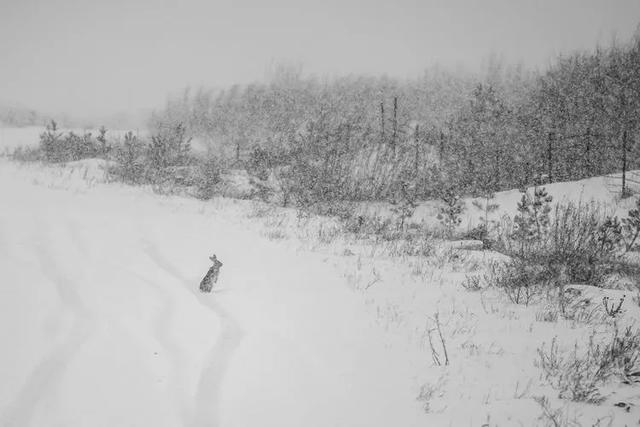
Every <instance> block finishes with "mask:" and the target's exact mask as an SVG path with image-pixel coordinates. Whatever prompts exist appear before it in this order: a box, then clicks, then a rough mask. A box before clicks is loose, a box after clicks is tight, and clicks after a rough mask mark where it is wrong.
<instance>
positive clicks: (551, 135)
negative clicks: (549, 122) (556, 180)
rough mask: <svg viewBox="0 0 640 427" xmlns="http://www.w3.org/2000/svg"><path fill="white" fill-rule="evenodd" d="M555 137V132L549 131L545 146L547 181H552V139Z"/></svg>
mask: <svg viewBox="0 0 640 427" xmlns="http://www.w3.org/2000/svg"><path fill="white" fill-rule="evenodd" d="M554 139H555V133H554V132H549V136H548V147H547V179H548V180H549V182H550V183H551V182H553V140H554Z"/></svg>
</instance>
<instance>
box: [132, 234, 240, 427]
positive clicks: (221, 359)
mask: <svg viewBox="0 0 640 427" xmlns="http://www.w3.org/2000/svg"><path fill="white" fill-rule="evenodd" d="M143 247H144V248H145V252H146V253H147V255H148V256H149V258H150V259H151V260H152V261H153V262H154V263H155V264H156V265H157V266H158V267H159V268H161V269H162V270H164V271H165V272H167V273H168V274H169V275H171V276H173V277H174V278H175V279H176V280H177V281H178V282H180V283H181V284H182V285H183V286H184V287H185V288H186V289H187V291H189V292H192V293H193V292H194V289H196V288H197V284H195V285H196V286H194V284H193V283H191V282H190V280H189V279H187V278H186V277H184V276H183V275H182V274H181V273H180V271H179V270H178V269H177V268H176V267H174V266H173V264H172V263H171V262H170V261H169V260H168V259H166V258H165V257H164V256H163V255H162V254H161V253H160V252H159V251H158V250H157V249H156V247H155V246H153V245H152V244H151V243H150V242H148V241H144V242H143ZM196 292H197V291H196ZM207 295H208V296H209V297H207ZM195 296H196V299H197V300H198V302H199V303H200V304H201V305H203V306H204V307H206V308H207V309H209V310H211V311H212V312H213V313H214V314H215V315H216V316H217V317H218V318H219V319H220V327H221V331H220V335H219V336H218V339H217V340H216V342H215V343H214V345H213V346H212V347H211V349H210V350H209V353H208V354H207V357H206V358H205V360H206V362H205V366H204V368H203V369H202V372H201V373H200V380H199V383H198V389H197V391H196V396H195V401H194V407H193V415H192V417H191V420H190V422H189V423H188V424H187V425H189V426H191V427H204V426H206V427H215V426H218V425H219V422H218V415H219V410H220V388H221V385H222V380H223V378H224V374H225V372H226V370H227V366H228V364H229V361H230V360H231V356H232V354H233V351H234V350H235V349H236V348H237V347H238V345H239V344H240V341H241V340H242V334H243V332H242V329H241V328H240V325H239V324H238V323H237V322H236V320H235V319H234V318H233V316H231V315H230V314H229V313H228V312H227V311H226V310H224V309H223V308H222V307H221V306H220V305H219V304H217V303H216V301H215V299H213V298H210V297H211V295H210V294H196V295H195Z"/></svg>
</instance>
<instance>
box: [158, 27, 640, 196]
mask: <svg viewBox="0 0 640 427" xmlns="http://www.w3.org/2000/svg"><path fill="white" fill-rule="evenodd" d="M638 102H640V38H639V37H635V38H633V40H631V41H630V42H628V43H625V44H614V45H612V46H610V47H607V48H597V49H595V50H594V51H591V52H580V53H574V54H571V55H566V56H561V57H559V58H557V59H556V60H555V61H554V62H553V63H552V65H551V66H550V67H549V69H548V70H546V71H545V72H544V73H533V72H529V71H526V70H524V69H522V68H521V67H507V66H504V65H502V64H501V63H500V62H499V61H495V60H493V61H490V62H489V64H488V66H487V67H486V70H485V72H483V73H482V74H468V73H463V72H449V71H445V70H441V69H434V70H429V71H428V72H425V74H424V75H423V76H422V77H421V78H418V79H413V80H405V81H399V80H395V79H390V78H374V77H358V76H351V77H343V78H336V79H327V80H320V79H316V78H304V77H302V76H301V73H300V71H299V70H298V69H295V68H291V67H289V68H287V67H282V68H280V69H278V70H276V72H274V73H273V76H272V77H271V79H269V81H267V82H265V83H256V84H252V85H248V86H243V87H240V86H236V87H233V88H231V89H228V90H225V91H219V92H213V91H205V90H200V91H197V92H195V93H191V92H190V91H185V92H184V93H183V95H182V96H180V97H176V98H173V99H172V100H170V101H169V102H168V104H167V107H166V108H165V110H164V111H161V112H157V113H155V114H154V115H153V117H152V121H151V122H152V123H151V125H152V128H153V129H162V128H166V127H172V126H175V125H176V124H178V123H184V124H186V126H187V130H188V133H189V134H190V135H193V136H194V137H196V138H199V139H201V140H203V141H204V142H205V143H206V145H207V147H208V148H209V150H210V151H211V152H212V153H214V154H215V155H217V156H219V157H221V158H223V159H225V161H226V162H227V163H228V164H235V165H237V166H238V167H243V168H246V169H248V170H249V171H250V172H251V173H253V174H254V175H256V176H259V177H262V178H267V177H270V178H273V179H274V180H275V181H276V182H277V183H278V185H279V187H280V188H279V189H280V190H281V191H282V194H283V196H284V200H283V201H284V202H285V203H288V202H289V201H291V202H294V203H297V204H309V203H315V202H322V201H329V200H345V199H348V200H373V199H377V200H381V199H386V200H390V199H391V200H394V199H397V198H398V197H401V198H409V199H416V198H428V197H433V196H437V195H439V193H440V192H441V191H443V189H445V187H446V188H447V189H448V190H450V189H451V188H454V189H455V191H456V192H460V193H472V194H486V193H490V192H494V191H497V190H501V189H507V188H514V187H522V186H524V185H530V184H534V183H536V182H540V181H545V182H550V181H558V180H569V179H579V178H584V177H588V176H593V175H599V174H603V173H609V172H617V171H624V170H628V169H630V168H635V167H637V166H638V156H637V154H636V151H637V144H636V139H637V134H638V117H640V115H639V114H638V112H639V110H638Z"/></svg>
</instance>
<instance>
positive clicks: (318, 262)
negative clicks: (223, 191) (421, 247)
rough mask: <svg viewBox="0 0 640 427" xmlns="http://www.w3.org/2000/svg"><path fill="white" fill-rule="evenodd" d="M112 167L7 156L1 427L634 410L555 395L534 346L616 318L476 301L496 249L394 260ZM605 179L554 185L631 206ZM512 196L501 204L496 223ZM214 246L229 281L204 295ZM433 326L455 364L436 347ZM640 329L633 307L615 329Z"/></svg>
mask: <svg viewBox="0 0 640 427" xmlns="http://www.w3.org/2000/svg"><path fill="white" fill-rule="evenodd" d="M101 166H102V164H101V163H100V162H99V161H95V160H85V161H81V162H74V163H72V164H69V165H66V166H42V165H38V164H28V165H19V164H16V163H11V162H9V161H8V160H7V159H0V201H1V205H0V343H1V344H0V345H1V347H0V350H1V351H0V426H115V425H117V426H150V425H153V426H194V427H195V426H254V425H259V426H414V425H415V426H418V425H419V426H483V425H486V426H512V425H514V426H520V425H523V426H534V425H536V426H537V425H540V426H545V425H550V424H549V422H550V419H549V417H544V416H542V414H543V412H544V411H543V408H542V407H541V405H540V404H539V403H538V402H537V400H539V398H541V397H546V398H547V399H548V402H549V404H548V405H549V406H548V410H550V411H552V412H553V411H556V410H558V411H561V418H565V419H566V421H567V422H566V423H565V424H560V425H572V424H570V423H571V422H575V423H576V424H575V425H598V426H606V425H612V426H618V425H620V426H623V425H636V423H637V422H638V419H640V411H639V410H638V409H637V405H640V395H639V394H638V390H637V387H636V386H631V385H623V384H620V383H619V382H616V383H611V384H607V385H606V387H604V388H603V390H602V393H603V394H604V395H605V397H606V398H607V399H606V400H605V401H604V402H603V403H602V404H600V405H588V404H578V403H571V402H568V401H566V400H562V399H559V398H558V391H557V390H554V389H553V388H551V387H550V386H549V384H548V383H547V381H545V379H544V378H543V377H542V372H541V370H540V368H538V367H537V366H536V365H535V360H536V358H537V349H538V348H539V347H540V346H542V345H543V343H546V345H547V347H548V345H549V343H550V342H551V340H552V339H553V338H554V337H557V340H558V343H559V347H560V348H561V349H563V350H571V349H573V348H574V346H575V345H576V344H577V345H579V346H582V345H584V344H586V343H587V342H588V339H589V336H590V335H591V334H593V333H594V331H596V332H597V333H603V334H605V333H606V332H605V331H606V330H607V329H608V327H609V326H610V325H609V324H608V323H607V319H606V318H603V319H602V321H600V322H592V323H581V322H576V321H569V320H562V319H560V320H558V321H557V322H547V321H543V320H541V316H540V315H541V313H543V312H544V310H545V307H544V305H542V304H532V305H531V306H529V307H525V306H522V305H515V304H512V303H511V302H509V301H508V299H507V298H506V297H505V296H504V295H503V294H501V293H500V292H498V291H496V290H494V289H486V290H483V291H480V292H468V291H467V290H465V289H464V288H463V287H462V286H461V283H462V282H463V281H464V280H465V278H466V277H467V276H469V275H476V274H480V273H481V272H482V271H483V269H484V268H486V264H487V262H488V261H489V260H491V259H492V257H495V256H497V255H496V254H491V253H489V252H480V251H468V250H454V249H450V248H447V247H446V246H445V245H438V244H436V243H434V244H435V245H436V247H435V249H434V251H433V253H432V254H431V255H429V256H426V257H410V256H404V257H397V256H389V255H388V253H387V251H385V248H384V247H381V246H377V245H375V244H369V243H366V242H362V241H359V240H353V239H351V238H349V237H348V236H343V235H339V234H338V235H336V230H337V228H335V227H334V225H333V224H332V223H331V221H327V220H324V219H318V218H312V219H309V220H307V219H301V218H298V217H297V216H296V214H295V212H292V211H289V210H283V209H277V208H273V207H265V206H263V205H260V204H256V203H253V202H247V201H234V200H229V199H221V198H220V199H215V200H212V201H209V202H201V201H196V200H192V199H185V198H180V197H166V196H159V195H155V194H153V193H152V192H150V191H149V190H148V189H144V188H132V187H126V186H121V185H119V184H113V183H111V184H105V183H103V181H104V179H103V178H104V172H103V170H102V169H101ZM612 180H613V181H612ZM612 182H613V184H615V180H614V179H613V178H594V179H592V180H587V181H582V182H577V183H560V184H553V185H550V186H548V187H547V188H548V189H549V192H550V193H551V194H553V195H554V196H556V199H561V198H568V199H571V200H583V201H587V200H589V199H591V198H595V199H597V200H598V201H600V202H601V203H605V204H607V205H608V206H609V207H610V208H611V209H612V210H613V209H617V210H618V211H619V212H624V211H625V210H626V209H628V208H629V207H630V206H631V204H632V201H629V200H627V201H624V202H618V201H617V199H616V195H615V193H612V192H611V191H609V189H610V187H611V185H612V184H611V183H612ZM517 198H518V193H517V192H505V193H500V194H498V195H496V201H497V202H498V203H500V205H501V212H500V214H504V213H506V214H509V213H511V212H512V211H513V210H515V202H516V201H517ZM468 202H469V203H468V206H470V201H468ZM433 210H434V205H433V204H432V203H426V204H424V205H422V206H421V207H420V208H419V209H418V210H417V212H416V217H415V218H414V221H416V222H419V221H423V220H424V221H427V220H432V219H433V218H432V215H431V214H430V212H432V211H433ZM467 215H468V220H469V221H470V222H472V221H473V218H474V217H476V216H477V215H479V212H474V211H473V210H471V208H469V210H468V211H467ZM211 253H216V254H217V255H218V258H219V259H220V260H221V261H222V262H223V263H224V266H223V267H222V271H221V276H220V281H219V283H218V285H219V287H218V288H217V289H216V291H215V292H214V293H212V294H201V293H200V292H199V291H198V284H199V281H200V279H201V278H202V276H203V275H204V273H205V272H206V270H207V268H208V267H209V264H210V262H209V260H208V256H209V255H210V254H211ZM588 292H605V293H606V294H607V295H609V296H611V297H612V298H615V299H617V298H619V297H620V296H621V295H622V294H623V293H624V291H616V290H606V291H600V290H597V291H596V290H588ZM601 296H602V294H601V293H596V294H595V295H594V296H593V299H594V301H599V300H600V299H601ZM436 316H437V318H438V319H439V322H440V324H441V330H442V334H443V337H444V340H445V346H446V351H447V357H448V359H449V364H448V365H445V364H444V363H442V366H440V365H438V364H437V363H435V361H434V359H433V357H432V351H431V348H430V346H429V340H428V332H427V331H428V330H430V329H432V328H434V327H435V325H436V322H435V320H436ZM636 319H640V308H639V307H638V306H637V304H635V303H634V302H632V301H631V298H627V303H626V304H625V312H624V314H623V316H622V317H621V318H620V319H619V322H620V323H621V324H624V323H631V324H633V323H634V322H636ZM434 345H435V347H436V351H437V352H438V353H439V357H440V360H441V362H444V358H445V355H444V349H443V348H441V347H440V344H439V340H438V339H437V338H436V339H435V340H434ZM618 402H625V403H628V404H630V405H631V406H629V411H626V410H625V409H624V408H618V407H616V406H614V404H616V403H618Z"/></svg>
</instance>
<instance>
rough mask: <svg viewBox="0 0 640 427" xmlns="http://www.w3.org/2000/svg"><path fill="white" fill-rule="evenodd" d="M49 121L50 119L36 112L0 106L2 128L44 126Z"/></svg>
mask: <svg viewBox="0 0 640 427" xmlns="http://www.w3.org/2000/svg"><path fill="white" fill-rule="evenodd" d="M48 120H49V118H48V117H45V116H43V115H42V114H40V113H38V112H37V111H35V110H30V109H27V108H21V107H8V106H2V105H0V125H2V126H11V127H24V126H43V125H44V124H45V123H46V122H47V121H48Z"/></svg>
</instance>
